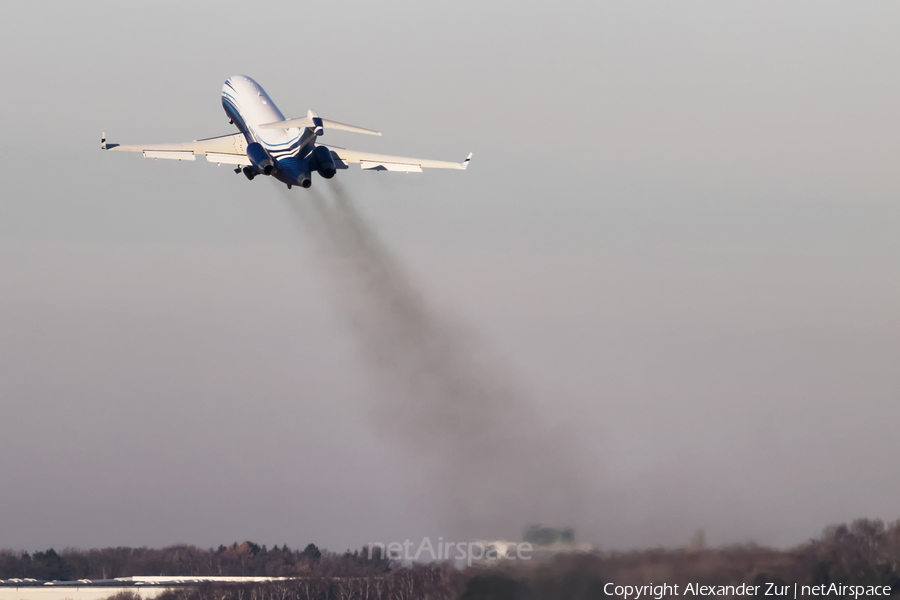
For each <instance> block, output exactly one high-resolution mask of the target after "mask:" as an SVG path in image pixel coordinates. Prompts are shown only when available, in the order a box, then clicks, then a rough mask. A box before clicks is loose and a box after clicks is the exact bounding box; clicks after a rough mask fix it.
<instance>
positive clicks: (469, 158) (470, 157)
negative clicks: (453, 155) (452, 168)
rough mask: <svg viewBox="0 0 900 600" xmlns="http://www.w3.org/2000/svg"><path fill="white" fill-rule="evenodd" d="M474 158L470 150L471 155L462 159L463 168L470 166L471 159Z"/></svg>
mask: <svg viewBox="0 0 900 600" xmlns="http://www.w3.org/2000/svg"><path fill="white" fill-rule="evenodd" d="M470 160H472V153H471V152H469V155H468V156H467V157H466V160H464V161H462V163H461V164H462V170H463V171H465V170H466V167H468V166H469V161H470Z"/></svg>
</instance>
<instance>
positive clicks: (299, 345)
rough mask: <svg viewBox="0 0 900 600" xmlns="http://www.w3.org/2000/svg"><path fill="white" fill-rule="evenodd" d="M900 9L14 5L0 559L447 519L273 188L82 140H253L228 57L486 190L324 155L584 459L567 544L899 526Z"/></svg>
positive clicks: (1, 339) (2, 158)
mask: <svg viewBox="0 0 900 600" xmlns="http://www.w3.org/2000/svg"><path fill="white" fill-rule="evenodd" d="M898 19H900V5H897V4H896V3H891V2H872V3H857V2H854V3H851V2H831V1H823V0H816V1H815V2H812V1H810V2H792V3H784V2H780V1H767V2H766V1H762V2H761V1H754V2H728V3H722V2H688V1H683V2H678V3H649V2H627V3H625V2H585V3H571V4H569V5H568V6H567V5H565V4H563V5H560V4H559V3H556V4H551V3H545V2H539V3H538V2H505V3H499V2H498V3H483V2H454V3H414V2H379V3H370V2H342V3H322V2H319V3H308V4H305V3H298V2H290V3H279V2H269V3H265V4H262V5H257V4H252V3H246V2H217V3H208V4H206V5H205V7H201V6H200V5H199V3H183V2H154V3H149V4H147V3H144V4H135V3H127V4H126V3H118V2H103V3H100V2H91V3H43V2H18V3H12V4H9V5H8V6H5V7H4V17H3V19H2V20H0V55H2V57H3V60H2V61H0V75H2V79H0V81H2V84H0V90H2V98H3V100H2V104H0V107H2V110H0V126H2V131H3V135H2V137H0V290H2V293H0V403H2V404H0V407H2V412H0V515H2V517H0V547H4V548H16V549H27V550H35V549H41V548H45V547H48V546H55V547H57V548H60V547H62V546H79V547H95V546H103V545H134V546H137V545H151V546H159V545H164V544H171V543H177V542H186V543H194V544H199V545H201V546H207V545H218V544H219V543H231V542H233V541H242V540H244V539H250V540H254V541H256V542H257V543H267V544H273V543H278V544H282V543H287V544H289V545H292V546H297V545H303V544H306V543H308V542H316V543H318V544H320V545H322V546H326V547H328V548H331V549H334V550H343V549H345V548H347V547H359V546H360V545H362V544H364V543H366V542H369V541H384V542H389V541H394V540H399V541H402V540H403V539H405V538H407V537H410V538H413V539H416V538H421V536H424V535H430V536H434V537H437V536H439V535H443V536H445V538H449V537H450V536H452V535H454V532H453V531H446V530H444V529H442V527H443V525H441V523H443V521H442V519H441V515H440V514H438V512H439V511H440V503H439V502H436V499H435V498H433V497H431V496H430V491H431V490H430V487H429V485H427V484H426V483H423V479H422V478H421V477H420V476H419V474H420V471H419V470H420V468H421V467H420V466H417V464H416V461H415V459H414V457H412V456H410V454H411V453H410V451H409V449H408V448H407V449H404V448H403V447H401V446H398V445H397V444H395V443H393V440H391V439H390V436H385V435H383V433H379V430H378V428H377V427H375V426H373V422H372V418H371V417H372V410H373V407H375V408H377V406H378V402H379V397H380V395H383V394H385V393H386V392H385V391H384V388H383V387H380V386H379V384H378V382H377V381H376V379H377V377H376V376H375V375H374V374H373V373H372V371H371V369H370V368H368V367H367V366H366V363H365V361H364V359H363V358H362V357H361V355H360V352H359V348H358V344H357V343H356V341H355V340H354V337H353V334H352V331H351V329H350V328H348V327H347V324H346V320H345V319H343V318H342V317H341V314H340V311H339V310H337V309H336V308H335V303H334V301H333V299H334V295H333V294H329V293H328V292H327V290H326V289H325V288H326V287H327V285H328V283H327V277H323V273H322V271H321V269H320V268H319V266H317V261H316V259H315V258H314V253H315V250H314V248H313V245H312V244H311V243H310V241H309V239H307V237H308V236H305V235H304V234H303V230H302V229H298V227H297V223H296V222H295V218H294V216H293V215H292V213H291V212H290V211H289V210H287V208H286V206H285V204H284V201H283V199H282V197H281V196H280V195H279V194H278V193H277V192H276V189H275V186H274V185H273V184H272V183H271V182H269V181H265V180H263V178H257V179H256V180H255V181H253V182H248V181H247V180H246V179H245V178H244V177H242V176H237V175H235V174H233V173H232V172H231V171H230V170H229V168H228V167H225V166H223V167H216V166H215V165H212V164H209V163H207V162H206V161H203V160H199V161H197V162H195V163H179V162H175V161H162V160H161V161H151V160H146V159H143V158H141V156H140V155H135V154H124V153H123V154H117V153H110V154H104V153H102V152H101V151H100V149H99V141H100V133H101V131H106V132H107V134H108V137H109V138H110V140H111V141H114V142H121V143H133V142H134V143H137V142H180V141H189V140H193V139H197V138H202V137H210V136H214V135H222V134H226V133H231V132H233V131H234V128H233V127H232V126H229V125H228V122H227V119H226V117H225V114H224V112H223V110H222V108H221V102H220V89H221V85H222V82H223V81H224V80H225V79H226V78H227V77H228V76H230V75H234V74H246V75H249V76H251V77H253V78H254V79H256V80H257V81H258V82H259V83H260V84H261V85H262V86H264V87H265V89H266V90H267V91H268V93H269V95H270V96H271V97H272V99H273V100H274V101H275V102H276V103H277V104H278V106H279V108H280V109H281V110H282V112H284V113H285V115H287V116H289V117H290V116H302V115H304V114H305V113H306V110H307V109H309V108H313V109H314V110H316V111H317V112H318V113H319V114H320V115H322V116H324V117H327V118H332V119H335V120H338V121H342V122H348V123H353V124H355V125H359V126H362V127H369V128H374V129H378V130H380V131H383V132H384V136H383V137H381V138H370V137H366V136H353V135H351V134H346V133H340V132H332V133H328V135H327V141H332V142H334V143H336V144H338V145H342V146H350V147H354V148H358V149H364V150H372V151H378V152H385V153H394V154H401V155H407V156H424V157H432V158H437V159H448V160H461V159H462V158H463V157H464V156H465V155H466V153H468V152H470V151H472V152H474V153H475V156H474V159H473V161H472V163H471V166H470V168H469V170H468V171H466V172H465V173H462V172H458V171H450V172H444V171H433V172H426V173H425V174H409V175H406V174H390V173H371V172H370V173H363V172H360V171H359V170H357V169H355V168H354V169H351V170H349V171H344V172H341V173H339V175H338V177H339V178H340V179H341V181H342V182H343V183H344V186H345V188H346V189H347V190H348V193H349V194H350V195H351V196H352V197H353V198H354V199H355V200H356V201H357V203H358V204H359V206H360V207H361V209H362V211H363V212H364V214H365V216H366V217H367V218H368V219H369V220H370V221H371V222H372V224H373V226H374V228H375V229H376V230H377V232H378V234H379V235H380V236H381V237H382V238H383V239H384V241H385V244H386V245H387V246H388V247H389V248H390V249H391V250H392V252H393V253H394V254H395V255H396V257H398V259H399V260H400V261H401V262H402V263H403V264H404V265H406V267H407V268H408V269H409V271H410V272H411V273H412V277H413V279H414V281H415V284H416V286H418V288H419V289H420V291H421V292H422V294H423V296H424V297H426V298H427V299H428V302H429V303H431V304H432V305H433V306H435V307H436V310H438V311H440V312H441V313H442V314H445V315H448V318H451V319H452V320H454V322H458V323H464V324H465V326H466V327H467V328H468V329H469V330H471V331H474V332H476V336H477V338H478V339H479V340H480V341H481V342H480V343H482V344H483V346H484V348H486V349H487V351H488V352H489V353H490V355H491V356H492V357H493V360H494V361H495V362H494V364H496V365H498V368H502V369H503V370H504V371H505V372H506V373H508V376H509V378H510V379H512V380H513V381H515V384H516V386H517V387H518V388H519V389H521V390H526V391H527V392H528V393H527V394H523V395H522V402H532V403H535V404H536V405H537V406H538V410H539V411H540V414H541V415H542V419H543V421H542V423H543V425H544V426H545V427H546V428H547V429H548V430H550V431H553V432H556V435H559V436H561V438H566V439H574V440H575V441H576V442H577V445H578V447H579V449H578V450H577V454H576V455H573V461H574V462H575V463H577V469H578V470H579V472H580V473H581V474H582V476H583V479H584V481H586V482H588V484H589V487H590V488H591V496H590V497H591V503H592V505H593V511H592V512H591V513H590V514H591V517H590V519H589V520H588V521H582V522H579V523H576V526H577V527H578V528H580V529H579V530H580V531H582V532H585V533H583V534H582V535H581V537H582V538H585V537H590V541H593V542H595V543H597V544H599V545H600V546H601V547H605V548H629V547H640V546H646V545H660V544H661V545H669V546H675V545H682V544H685V543H687V542H688V540H689V539H690V537H691V536H692V534H693V533H694V531H695V530H697V529H698V528H705V531H706V535H707V539H708V540H709V542H710V543H712V544H726V543H736V542H744V541H749V540H754V541H757V542H759V543H764V544H776V545H789V544H794V543H799V542H802V541H804V540H805V539H807V538H809V537H811V536H814V535H817V534H818V533H819V532H820V531H821V529H822V528H823V527H824V526H826V525H828V524H831V523H835V522H841V521H846V520H849V519H853V518H856V517H860V516H867V517H880V518H883V519H885V520H894V519H897V518H900V513H898V506H897V502H896V499H897V498H898V497H900V477H898V467H897V423H898V419H900V402H898V400H900V368H898V364H900V308H898V298H900V276H898V272H900V271H898V266H900V238H898V231H900V169H898V164H900V110H898V108H900V78H898V74H900V36H898V35H897V31H898V26H900V20H898ZM320 183H321V180H320V179H318V178H314V183H313V185H314V186H318V185H320ZM292 193H294V194H295V195H296V197H297V198H298V199H302V198H303V197H304V194H308V192H306V191H304V190H301V189H297V188H295V189H294V190H292ZM560 524H561V525H562V524H563V523H560ZM577 533H578V531H576V534H577ZM509 535H511V536H512V535H515V532H512V533H510V534H509Z"/></svg>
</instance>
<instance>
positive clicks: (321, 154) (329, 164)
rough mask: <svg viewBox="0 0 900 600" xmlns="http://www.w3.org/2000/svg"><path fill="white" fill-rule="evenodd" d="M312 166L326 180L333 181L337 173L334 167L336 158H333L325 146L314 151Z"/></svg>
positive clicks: (317, 147)
mask: <svg viewBox="0 0 900 600" xmlns="http://www.w3.org/2000/svg"><path fill="white" fill-rule="evenodd" d="M310 163H311V164H310V166H311V167H312V168H313V169H315V170H316V171H317V172H318V173H319V175H321V176H322V177H324V178H325V179H331V178H332V177H334V174H335V173H337V168H336V167H335V166H334V158H333V157H332V156H331V150H329V149H328V148H326V147H325V146H316V148H315V150H313V151H312V160H311V161H310Z"/></svg>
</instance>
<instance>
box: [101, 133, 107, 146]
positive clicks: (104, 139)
mask: <svg viewBox="0 0 900 600" xmlns="http://www.w3.org/2000/svg"><path fill="white" fill-rule="evenodd" d="M100 149H101V150H106V132H105V131H104V132H103V133H101V134H100Z"/></svg>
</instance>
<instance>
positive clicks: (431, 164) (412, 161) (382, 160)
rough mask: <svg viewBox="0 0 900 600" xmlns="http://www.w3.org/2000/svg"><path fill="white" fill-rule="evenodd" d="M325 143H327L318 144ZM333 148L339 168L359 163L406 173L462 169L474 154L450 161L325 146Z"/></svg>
mask: <svg viewBox="0 0 900 600" xmlns="http://www.w3.org/2000/svg"><path fill="white" fill-rule="evenodd" d="M318 145H325V144H318ZM325 147H326V148H328V149H329V150H331V156H332V157H334V163H335V166H337V167H338V168H339V169H346V168H348V167H347V165H348V164H353V163H359V166H360V167H362V169H363V170H366V171H400V172H405V173H421V172H422V169H460V170H463V171H464V170H465V169H466V167H468V166H469V160H471V159H472V154H471V153H469V156H467V157H466V160H464V161H462V162H450V161H445V160H430V159H427V158H408V157H406V156H390V155H387V154H373V153H371V152H359V151H357V150H347V149H346V148H339V147H337V146H325Z"/></svg>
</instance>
